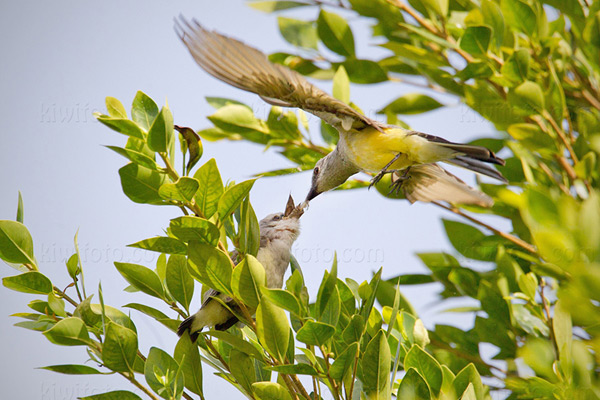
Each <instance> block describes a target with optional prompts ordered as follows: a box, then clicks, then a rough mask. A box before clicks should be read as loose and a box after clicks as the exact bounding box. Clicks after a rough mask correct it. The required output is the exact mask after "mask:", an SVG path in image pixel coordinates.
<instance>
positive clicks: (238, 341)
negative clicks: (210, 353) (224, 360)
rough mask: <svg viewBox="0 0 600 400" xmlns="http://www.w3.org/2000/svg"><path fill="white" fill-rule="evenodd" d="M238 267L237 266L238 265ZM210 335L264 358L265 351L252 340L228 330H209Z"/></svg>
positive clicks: (258, 357) (247, 352) (257, 357)
mask: <svg viewBox="0 0 600 400" xmlns="http://www.w3.org/2000/svg"><path fill="white" fill-rule="evenodd" d="M236 268H237V267H236ZM207 334H208V335H210V336H213V337H216V338H217V339H219V340H222V341H224V342H226V343H229V344H230V345H231V346H233V347H235V348H236V349H237V350H239V351H242V352H244V353H246V354H248V355H249V356H252V357H254V358H256V359H257V360H262V359H263V358H264V357H263V353H262V351H261V350H259V349H257V348H256V347H255V346H253V345H252V344H251V343H250V342H247V341H245V340H244V339H242V338H241V337H239V336H236V335H232V334H231V333H229V332H227V331H215V330H211V331H208V332H207Z"/></svg>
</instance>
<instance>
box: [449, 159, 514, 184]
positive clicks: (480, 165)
mask: <svg viewBox="0 0 600 400" xmlns="http://www.w3.org/2000/svg"><path fill="white" fill-rule="evenodd" d="M492 154H493V153H492ZM499 160H502V159H499ZM446 162H447V163H448V164H452V165H456V166H458V167H462V168H466V169H468V170H471V171H473V172H477V173H480V174H482V175H485V176H489V177H490V178H494V179H498V180H499V181H501V182H504V183H508V180H507V179H506V178H505V177H504V176H502V174H501V173H500V172H498V171H497V170H496V169H495V168H492V167H490V166H489V165H487V164H485V163H484V162H483V161H480V160H479V159H475V158H470V157H467V156H458V157H455V158H453V159H451V160H446ZM502 162H504V160H502ZM499 165H504V164H499Z"/></svg>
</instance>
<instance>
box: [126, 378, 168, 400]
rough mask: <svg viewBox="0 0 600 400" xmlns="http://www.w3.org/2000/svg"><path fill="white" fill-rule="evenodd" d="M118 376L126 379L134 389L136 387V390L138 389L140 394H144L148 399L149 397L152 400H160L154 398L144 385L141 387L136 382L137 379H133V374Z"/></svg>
mask: <svg viewBox="0 0 600 400" xmlns="http://www.w3.org/2000/svg"><path fill="white" fill-rule="evenodd" d="M119 374H120V375H121V376H122V377H124V378H125V379H127V380H128V381H129V382H131V383H132V384H133V385H134V386H135V387H137V388H138V389H140V390H141V391H142V392H144V393H145V394H146V395H147V396H148V397H150V398H151V399H152V400H160V399H159V398H158V397H156V396H155V395H154V393H152V392H151V391H150V390H149V389H148V388H147V387H145V386H144V385H142V384H141V383H140V382H138V380H137V379H135V375H134V374H133V373H126V372H119Z"/></svg>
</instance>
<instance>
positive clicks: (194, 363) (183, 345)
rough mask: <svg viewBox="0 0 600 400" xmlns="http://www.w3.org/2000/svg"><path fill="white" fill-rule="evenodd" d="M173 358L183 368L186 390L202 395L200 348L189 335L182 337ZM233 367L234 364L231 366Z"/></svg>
mask: <svg viewBox="0 0 600 400" xmlns="http://www.w3.org/2000/svg"><path fill="white" fill-rule="evenodd" d="M173 358H175V361H177V363H178V364H179V365H180V366H181V370H182V371H183V378H184V382H185V388H186V389H188V390H189V391H190V392H192V393H196V394H198V395H200V394H201V393H202V363H201V362H200V352H199V350H198V346H197V345H196V344H195V343H192V341H191V340H190V338H189V336H188V335H184V336H182V337H181V338H180V339H179V341H178V342H177V345H176V346H175V352H174V353H173ZM231 366H233V363H232V364H231Z"/></svg>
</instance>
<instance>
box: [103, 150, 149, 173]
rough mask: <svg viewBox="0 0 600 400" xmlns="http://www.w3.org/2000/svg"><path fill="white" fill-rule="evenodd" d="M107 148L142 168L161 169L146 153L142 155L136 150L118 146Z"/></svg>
mask: <svg viewBox="0 0 600 400" xmlns="http://www.w3.org/2000/svg"><path fill="white" fill-rule="evenodd" d="M106 147H107V148H109V149H111V150H112V151H114V152H115V153H117V154H119V155H122V156H123V157H125V158H127V159H128V160H129V161H131V162H133V163H135V164H138V165H141V166H142V167H146V168H148V169H151V170H153V171H159V169H160V167H159V166H158V164H156V161H154V160H153V159H152V158H151V157H148V156H147V155H145V154H144V153H140V152H138V151H135V150H131V149H127V148H122V147H117V146H106Z"/></svg>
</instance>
